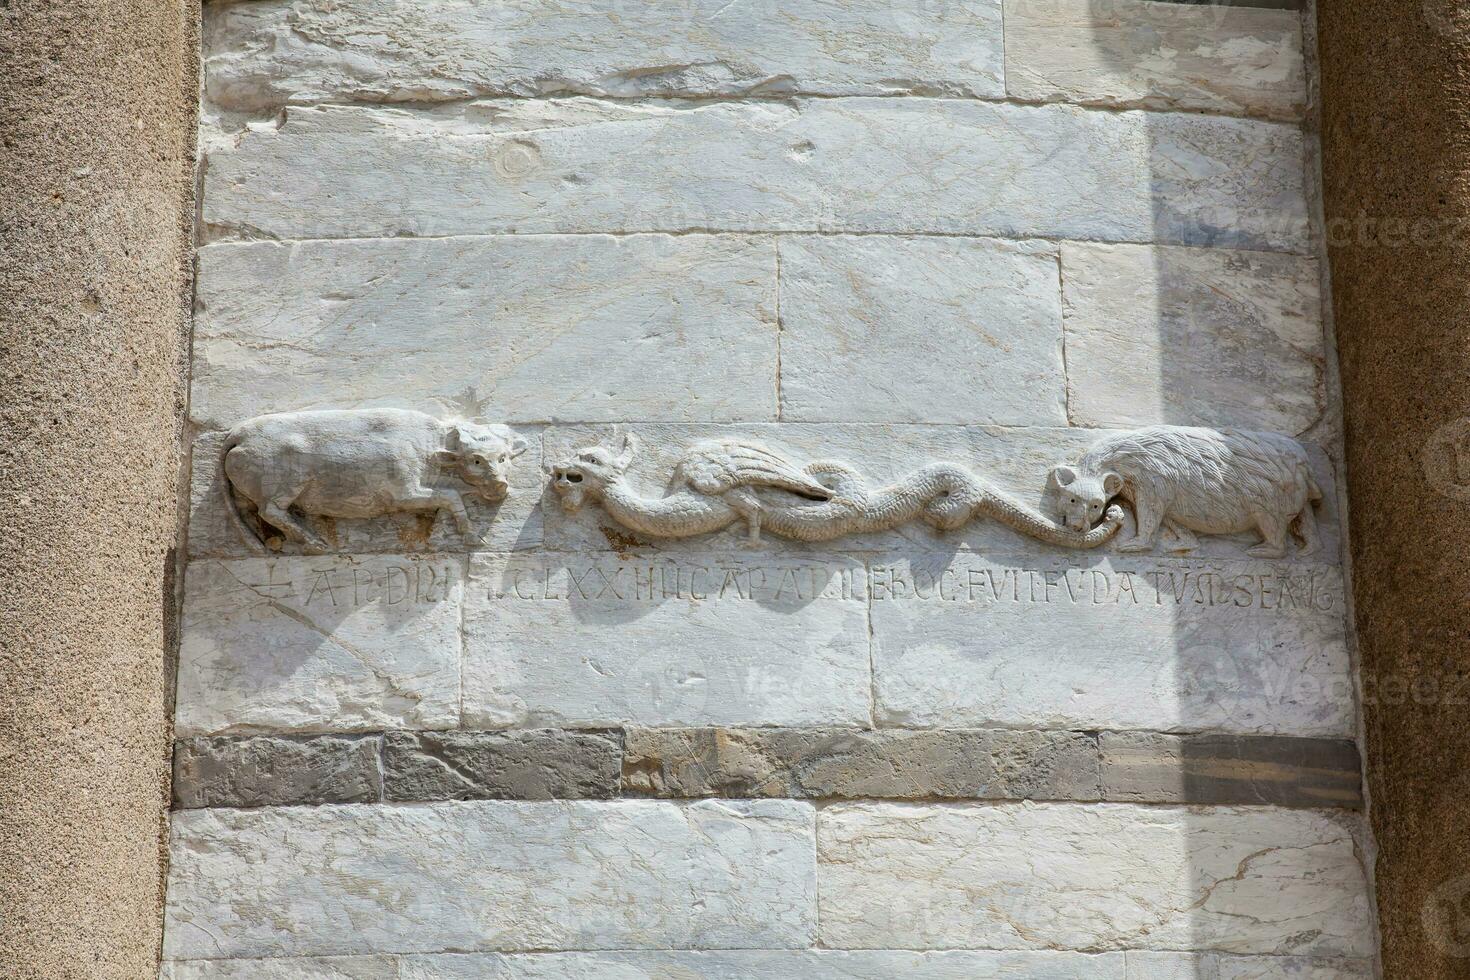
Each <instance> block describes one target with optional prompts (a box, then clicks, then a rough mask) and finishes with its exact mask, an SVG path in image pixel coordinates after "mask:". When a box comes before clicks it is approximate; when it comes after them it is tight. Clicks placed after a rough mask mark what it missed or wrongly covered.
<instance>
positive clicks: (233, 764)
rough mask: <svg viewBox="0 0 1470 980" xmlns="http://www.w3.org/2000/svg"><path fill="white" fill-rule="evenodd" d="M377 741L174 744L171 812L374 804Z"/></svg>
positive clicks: (269, 738) (225, 739) (379, 780)
mask: <svg viewBox="0 0 1470 980" xmlns="http://www.w3.org/2000/svg"><path fill="white" fill-rule="evenodd" d="M378 739H379V737H378V736H376V735H358V736H351V735H306V736H286V735H253V736H245V737H230V736H216V737H213V738H186V739H179V740H178V741H177V742H175V743H174V763H173V793H174V808H175V809H180V810H189V809H195V808H198V807H210V806H227V807H250V806H291V805H294V804H300V803H375V802H377V801H378V800H380V799H381V798H382V794H383V771H382V764H381V751H380V745H379V740H378Z"/></svg>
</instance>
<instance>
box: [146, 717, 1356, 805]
mask: <svg viewBox="0 0 1470 980" xmlns="http://www.w3.org/2000/svg"><path fill="white" fill-rule="evenodd" d="M711 796H714V797H731V798H759V797H782V798H790V799H805V800H853V799H876V800H930V801H934V800H942V801H961V800H997V801H1004V800H1075V801H1083V802H1099V801H1102V802H1126V803H1191V804H1214V805H1225V804H1247V805H1250V804H1265V805H1274V806H1286V807H1344V808H1349V809H1359V808H1361V807H1362V791H1361V774H1360V769H1359V759H1358V749H1357V746H1356V745H1355V744H1354V743H1353V742H1351V741H1348V740H1344V739H1322V738H1289V737H1278V736H1239V735H1167V734H1158V733H1152V732H1142V733H1140V732H1102V733H1094V732H1048V731H1011V730H963V731H954V730H933V731H910V730H877V731H868V730H856V729H792V728H748V729H726V728H677V729H629V730H627V731H566V730H561V729H531V730H516V731H505V732H467V731H448V732H386V733H381V734H369V735H337V734H331V735H246V736H217V737H208V738H188V739H180V740H179V741H178V742H176V743H175V744H174V806H175V808H176V809H191V808H196V807H255V806H295V805H312V804H323V803H376V802H390V803H408V802H429V801H436V800H496V799H503V800H551V799H613V798H618V797H657V798H666V799H691V798H697V797H711Z"/></svg>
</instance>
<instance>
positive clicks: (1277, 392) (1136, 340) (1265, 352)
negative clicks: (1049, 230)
mask: <svg viewBox="0 0 1470 980" xmlns="http://www.w3.org/2000/svg"><path fill="white" fill-rule="evenodd" d="M1061 252H1062V291H1063V300H1064V305H1065V310H1066V335H1067V388H1068V391H1067V405H1068V408H1069V410H1070V412H1071V415H1072V422H1073V423H1074V424H1076V425H1087V426H1114V427H1127V426H1134V425H1152V424H1157V423H1161V422H1162V423H1169V424H1171V425H1203V426H1210V427H1215V428H1220V427H1230V426H1234V427H1237V428H1245V429H1265V430H1267V431H1271V432H1282V433H1285V434H1287V435H1299V434H1301V433H1303V432H1305V431H1307V430H1308V429H1309V428H1311V427H1312V426H1313V425H1314V424H1315V423H1316V422H1317V421H1318V420H1319V419H1320V418H1321V417H1322V413H1323V409H1324V406H1325V404H1326V400H1327V393H1326V385H1327V382H1326V367H1325V361H1326V354H1325V353H1324V349H1323V345H1324V341H1323V335H1322V304H1321V300H1320V296H1319V288H1320V287H1319V279H1318V277H1319V270H1318V267H1317V262H1316V260H1315V259H1310V258H1306V257H1303V256H1295V255H1281V254H1276V253H1269V252H1233V251H1221V250H1216V249H1201V248H1166V247H1148V246H1142V245H1096V244H1089V243H1080V242H1067V243H1065V244H1063V245H1062V249H1061Z"/></svg>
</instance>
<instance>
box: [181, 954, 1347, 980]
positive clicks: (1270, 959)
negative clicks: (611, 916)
mask: <svg viewBox="0 0 1470 980" xmlns="http://www.w3.org/2000/svg"><path fill="white" fill-rule="evenodd" d="M788 977H802V978H804V980H896V978H899V980H1372V977H1373V965H1372V961H1371V960H1366V959H1359V960H1344V959H1320V958H1319V959H1310V958H1306V957H1297V956H1230V955H1221V954H1217V953H1204V954H1195V953H1155V952H1143V951H1139V950H1130V951H1128V952H1126V953H1070V952H1057V951H1052V950H941V951H935V952H927V953H926V952H908V951H898V950H826V949H824V950H761V949H731V950H711V951H698V950H637V951H626V952H605V953H430V954H412V955H407V956H325V957H312V958H309V959H304V958H290V959H268V960H176V961H172V962H167V963H165V964H164V967H163V973H162V980H786V978H788Z"/></svg>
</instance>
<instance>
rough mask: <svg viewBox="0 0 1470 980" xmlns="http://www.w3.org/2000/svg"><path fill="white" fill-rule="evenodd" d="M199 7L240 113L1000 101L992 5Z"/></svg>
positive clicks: (366, 2)
mask: <svg viewBox="0 0 1470 980" xmlns="http://www.w3.org/2000/svg"><path fill="white" fill-rule="evenodd" d="M205 13H206V17H205V48H206V58H205V72H206V76H207V79H206V81H207V88H206V93H207V95H208V97H209V98H210V99H211V100H212V101H213V102H214V103H216V104H217V105H220V106H224V107H227V108H232V109H254V110H260V109H272V108H275V107H276V106H278V105H281V104H282V103H285V102H291V101H297V102H318V101H326V102H349V101H365V102H378V101H412V102H425V101H434V100H447V99H462V98H467V97H472V96H484V95H521V96H545V95H548V94H551V93H557V92H578V93H584V94H591V95H611V96H618V97H622V98H629V97H636V96H656V95H703V96H717V95H746V94H767V95H769V94H788V93H812V94H819V95H852V94H874V95H899V94H918V95H933V94H937V93H945V94H952V95H967V96H979V97H989V98H997V97H1000V96H1002V95H1004V87H1003V85H1002V84H1001V13H1000V3H999V0H962V2H958V3H946V4H941V5H934V6H924V7H915V8H912V9H903V10H899V9H897V8H894V7H893V6H891V5H889V4H885V3H882V2H881V0H857V2H852V3H846V4H843V5H842V6H841V7H833V6H830V5H827V4H824V3H820V2H818V0H796V2H784V3H781V4H775V3H771V2H765V0H751V2H746V3H740V4H737V5H734V6H729V5H727V4H726V3H725V2H724V0H690V2H687V3H678V4H658V5H646V4H625V3H618V2H616V0H597V2H591V3H578V4H574V5H567V6H551V7H548V6H546V5H544V4H538V3H535V2H533V0H513V2H508V3H495V4H448V5H443V4H429V5H415V6H413V7H403V6H401V5H399V4H397V3H394V2H391V0H337V2H335V3H333V4H331V5H330V6H326V7H324V6H322V5H320V4H317V3H311V2H309V0H276V2H267V3H234V4H211V5H209V6H208V7H207V8H206V11H205ZM835 37H841V38H842V43H841V44H836V43H833V38H835Z"/></svg>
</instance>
